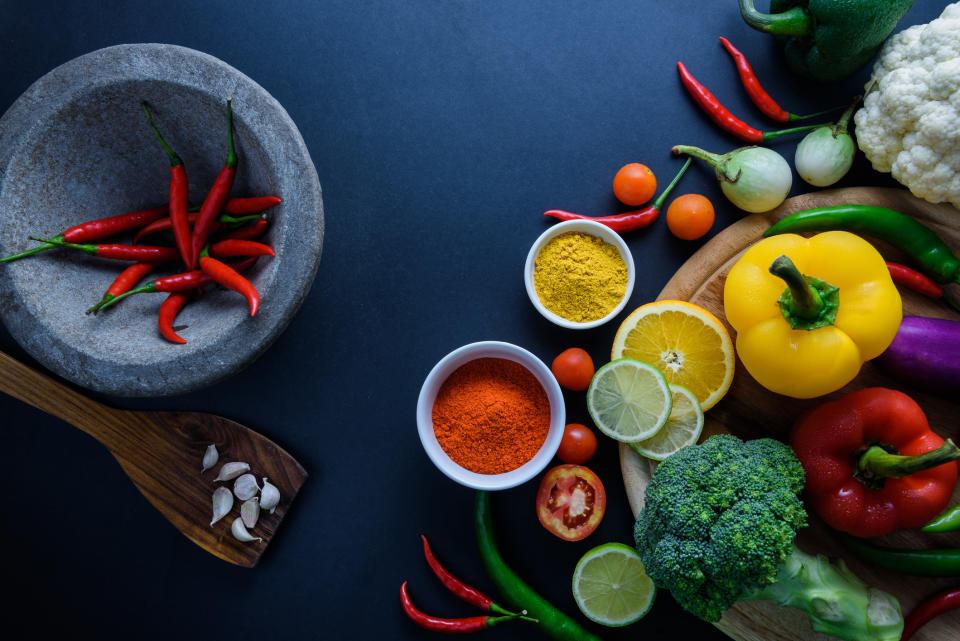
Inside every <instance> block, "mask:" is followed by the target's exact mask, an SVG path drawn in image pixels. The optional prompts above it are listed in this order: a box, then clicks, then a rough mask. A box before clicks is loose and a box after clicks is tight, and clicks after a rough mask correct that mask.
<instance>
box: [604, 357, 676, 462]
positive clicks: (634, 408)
mask: <svg viewBox="0 0 960 641" xmlns="http://www.w3.org/2000/svg"><path fill="white" fill-rule="evenodd" d="M672 396H673V395H672V394H671V393H670V386H669V385H668V384H667V379H665V378H664V377H663V374H661V373H660V370H658V369H657V368H656V367H654V366H653V365H650V364H648V363H644V362H643V361H638V360H634V359H632V358H621V359H619V360H615V361H613V362H611V363H607V364H606V365H604V366H603V367H601V368H600V369H598V370H597V373H596V374H594V375H593V380H592V381H590V387H589V388H587V410H588V411H589V412H590V417H591V418H592V419H593V422H594V423H595V424H596V426H597V429H599V430H600V431H601V432H603V433H604V434H606V435H607V436H609V437H610V438H614V439H616V440H618V441H623V442H624V443H635V442H637V441H642V440H643V439H645V438H650V437H651V436H653V435H654V434H656V433H657V430H659V429H660V428H661V427H663V425H664V423H666V422H667V418H668V417H669V416H670V407H671V405H672Z"/></svg>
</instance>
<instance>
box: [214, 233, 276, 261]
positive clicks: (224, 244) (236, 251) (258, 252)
mask: <svg viewBox="0 0 960 641" xmlns="http://www.w3.org/2000/svg"><path fill="white" fill-rule="evenodd" d="M210 253H211V254H213V255H215V256H217V257H219V258H231V257H235V256H276V254H275V253H274V251H273V248H271V247H270V245H265V244H264V243H258V242H256V241H254V240H240V239H238V238H228V239H226V240H221V241H220V242H218V243H214V244H213V245H211V246H210Z"/></svg>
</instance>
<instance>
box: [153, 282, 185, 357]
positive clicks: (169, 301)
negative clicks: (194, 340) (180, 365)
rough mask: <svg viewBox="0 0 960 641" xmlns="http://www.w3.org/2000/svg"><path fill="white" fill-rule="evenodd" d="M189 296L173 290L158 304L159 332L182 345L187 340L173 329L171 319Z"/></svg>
mask: <svg viewBox="0 0 960 641" xmlns="http://www.w3.org/2000/svg"><path fill="white" fill-rule="evenodd" d="M189 298H190V295H189V294H187V293H186V292H173V293H172V294H170V295H169V296H167V298H166V300H164V301H163V303H161V304H160V311H159V313H158V314H157V327H159V329H160V334H161V335H162V336H163V337H164V338H166V339H167V340H168V341H170V342H171V343H178V344H180V345H183V344H184V343H186V342H187V341H186V340H184V339H183V338H181V337H180V336H179V335H177V333H176V332H175V331H173V321H174V320H175V319H176V318H177V314H179V313H180V310H181V309H183V306H184V305H186V304H187V300H189Z"/></svg>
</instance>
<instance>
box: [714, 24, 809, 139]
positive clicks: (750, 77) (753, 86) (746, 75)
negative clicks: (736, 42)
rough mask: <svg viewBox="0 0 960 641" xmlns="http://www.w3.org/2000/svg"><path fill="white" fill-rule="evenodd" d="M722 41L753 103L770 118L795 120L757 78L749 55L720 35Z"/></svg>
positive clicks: (779, 120)
mask: <svg viewBox="0 0 960 641" xmlns="http://www.w3.org/2000/svg"><path fill="white" fill-rule="evenodd" d="M720 42H721V43H723V47H724V49H726V50H727V52H728V53H729V54H730V55H731V56H732V57H733V61H734V62H735V63H737V72H738V73H739V74H740V81H741V82H742V83H743V88H744V89H746V90H747V95H748V96H750V100H752V101H753V104H755V105H756V106H757V108H758V109H760V111H762V112H763V113H764V114H765V115H766V116H767V117H768V118H772V119H773V120H776V121H778V122H789V121H790V120H793V119H794V118H791V114H790V112H788V111H786V110H785V109H783V108H782V107H780V105H778V104H777V103H776V101H775V100H774V99H773V98H771V97H770V94H768V93H767V92H766V91H765V90H764V88H763V87H762V86H761V85H760V81H759V80H758V79H757V76H756V74H755V73H753V67H751V66H750V62H749V61H748V60H747V57H746V56H745V55H743V54H742V53H740V50H739V49H737V48H736V47H734V46H733V45H732V44H731V43H730V41H729V40H727V39H726V38H724V37H723V36H720Z"/></svg>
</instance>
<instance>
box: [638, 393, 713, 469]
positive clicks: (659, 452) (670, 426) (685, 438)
mask: <svg viewBox="0 0 960 641" xmlns="http://www.w3.org/2000/svg"><path fill="white" fill-rule="evenodd" d="M670 389H671V391H673V409H671V410H670V418H668V419H667V422H666V423H665V424H664V425H663V427H662V428H660V430H659V431H658V432H657V433H656V434H654V435H653V436H651V437H650V438H646V439H644V440H642V441H638V442H636V443H630V447H632V448H633V451H634V452H636V453H637V454H640V455H642V456H646V457H647V458H652V459H653V460H655V461H662V460H663V459H665V458H667V457H668V456H670V455H671V454H674V453H676V452H677V451H678V450H679V449H680V448H681V447H686V446H687V445H693V444H695V443H696V442H697V439H699V438H700V433H701V432H703V410H702V409H700V402H699V401H697V397H696V396H694V395H693V392H691V391H690V390H688V389H687V388H686V387H681V386H679V385H671V386H670Z"/></svg>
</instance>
